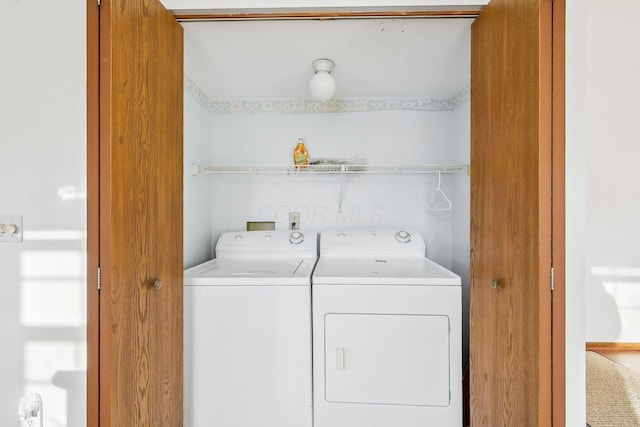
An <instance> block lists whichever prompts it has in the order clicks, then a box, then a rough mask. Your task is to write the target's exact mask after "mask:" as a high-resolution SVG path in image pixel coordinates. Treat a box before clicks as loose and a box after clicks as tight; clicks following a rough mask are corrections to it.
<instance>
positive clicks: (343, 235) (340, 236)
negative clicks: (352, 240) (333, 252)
mask: <svg viewBox="0 0 640 427" xmlns="http://www.w3.org/2000/svg"><path fill="white" fill-rule="evenodd" d="M345 237H347V235H346V234H344V233H338V239H344V238H345Z"/></svg>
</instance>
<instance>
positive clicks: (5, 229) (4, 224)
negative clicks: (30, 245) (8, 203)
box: [0, 215, 22, 242]
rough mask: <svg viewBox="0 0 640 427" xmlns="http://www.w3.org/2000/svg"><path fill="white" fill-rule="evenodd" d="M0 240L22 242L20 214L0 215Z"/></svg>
mask: <svg viewBox="0 0 640 427" xmlns="http://www.w3.org/2000/svg"><path fill="white" fill-rule="evenodd" d="M0 242H22V215H0Z"/></svg>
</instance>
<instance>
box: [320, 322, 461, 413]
mask: <svg viewBox="0 0 640 427" xmlns="http://www.w3.org/2000/svg"><path fill="white" fill-rule="evenodd" d="M324 326H325V399H326V400H327V401H329V402H345V403H346V402H348V403H369V404H386V405H418V406H449V402H450V392H449V391H450V366H449V318H448V317H447V316H431V315H399V314H341V313H337V314H335V313H330V314H327V315H326V316H325V325H324Z"/></svg>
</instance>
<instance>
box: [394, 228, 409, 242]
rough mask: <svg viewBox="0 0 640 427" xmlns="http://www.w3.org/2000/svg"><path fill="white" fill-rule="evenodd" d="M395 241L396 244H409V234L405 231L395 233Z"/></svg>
mask: <svg viewBox="0 0 640 427" xmlns="http://www.w3.org/2000/svg"><path fill="white" fill-rule="evenodd" d="M396 240H397V241H398V243H409V242H410V241H411V234H409V233H407V232H406V231H398V232H397V233H396Z"/></svg>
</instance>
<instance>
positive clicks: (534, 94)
mask: <svg viewBox="0 0 640 427" xmlns="http://www.w3.org/2000/svg"><path fill="white" fill-rule="evenodd" d="M550 5H551V2H550V1H545V0H539V1H535V0H533V1H522V0H520V1H515V0H492V1H491V3H490V4H489V5H488V6H487V7H486V8H485V9H484V10H483V11H482V12H481V14H480V15H479V17H478V19H477V20H476V21H475V22H474V24H473V27H472V36H471V41H472V43H471V44H472V70H471V74H472V77H471V91H472V100H471V110H472V113H471V129H472V132H471V135H472V137H471V138H472V139H471V248H472V254H471V313H470V322H471V343H470V358H471V361H470V366H471V422H472V426H490V427H497V426H537V425H549V424H550V422H551V418H550V406H551V404H550V402H551V387H550V380H551V370H550V368H551V362H550V355H551V331H550V325H551V323H550V321H551V314H550V293H551V291H550V286H549V272H550V264H551V251H550V248H551V221H550V216H551V189H550V185H551V173H550V167H551V135H550V130H551V119H550V111H551V110H550V107H551V98H550V94H551V78H550V67H551V49H550V42H549V40H550V35H551V14H550ZM491 277H495V278H497V279H499V281H500V285H499V286H498V287H497V288H496V289H495V290H494V289H491V288H490V286H489V279H490V278H491Z"/></svg>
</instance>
